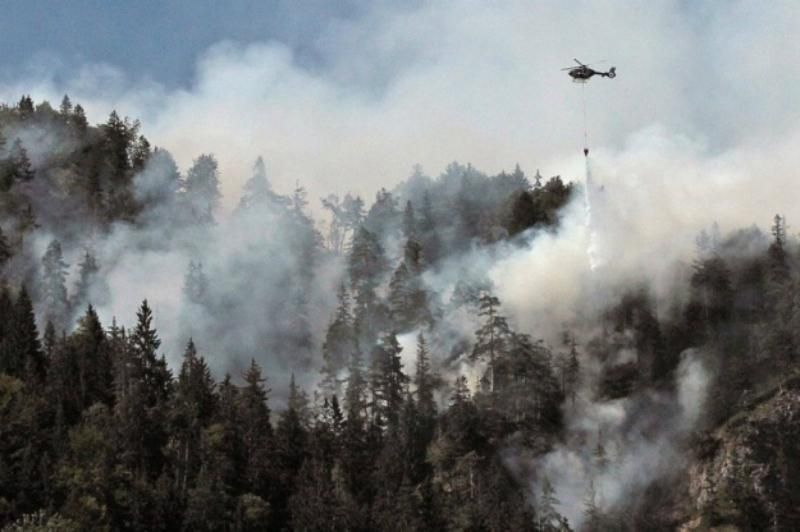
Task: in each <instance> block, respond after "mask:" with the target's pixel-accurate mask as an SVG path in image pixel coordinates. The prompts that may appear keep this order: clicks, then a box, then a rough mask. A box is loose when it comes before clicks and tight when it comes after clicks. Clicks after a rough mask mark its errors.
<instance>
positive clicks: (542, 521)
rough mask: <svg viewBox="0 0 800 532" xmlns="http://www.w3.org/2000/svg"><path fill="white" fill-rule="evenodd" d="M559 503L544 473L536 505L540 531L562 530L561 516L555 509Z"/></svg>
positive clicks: (556, 531)
mask: <svg viewBox="0 0 800 532" xmlns="http://www.w3.org/2000/svg"><path fill="white" fill-rule="evenodd" d="M559 504H561V503H560V502H559V500H558V499H557V498H556V490H555V489H554V488H553V485H552V484H551V483H550V479H549V478H548V477H547V475H544V478H543V479H542V490H541V495H540V496H539V498H538V501H537V505H536V510H537V512H536V514H537V517H538V519H537V520H538V525H539V530H541V531H542V532H558V531H560V530H562V528H561V516H560V515H559V514H558V512H557V511H556V506H557V505H559Z"/></svg>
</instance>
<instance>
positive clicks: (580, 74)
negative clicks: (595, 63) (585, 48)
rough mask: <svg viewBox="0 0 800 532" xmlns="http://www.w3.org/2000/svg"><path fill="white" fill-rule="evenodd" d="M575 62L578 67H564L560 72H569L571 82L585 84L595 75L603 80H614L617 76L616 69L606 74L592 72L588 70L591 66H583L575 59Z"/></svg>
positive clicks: (596, 71)
mask: <svg viewBox="0 0 800 532" xmlns="http://www.w3.org/2000/svg"><path fill="white" fill-rule="evenodd" d="M575 62H576V63H578V66H576V67H575V66H573V67H566V68H562V69H561V70H569V72H568V74H569V75H570V77H572V81H574V82H575V83H586V82H587V81H589V78H591V77H592V76H594V75H595V74H596V75H598V76H603V77H604V78H615V77H616V76H617V67H611V68H610V69H609V70H608V72H600V71H599V70H594V69H591V68H589V67H590V66H591V65H584V64H583V63H581V62H580V61H578V60H577V59H575Z"/></svg>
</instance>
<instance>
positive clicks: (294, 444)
mask: <svg viewBox="0 0 800 532" xmlns="http://www.w3.org/2000/svg"><path fill="white" fill-rule="evenodd" d="M307 437H308V434H307V432H306V429H305V427H303V423H302V420H301V418H300V414H299V412H297V410H295V409H294V405H291V404H290V405H288V408H287V409H286V411H284V412H283V414H281V417H280V420H279V421H278V427H277V429H276V431H275V461H276V463H275V468H276V469H275V470H276V478H275V482H276V484H275V489H274V490H273V492H272V498H271V501H270V504H271V506H272V508H273V511H274V516H275V517H274V522H273V523H274V525H275V526H276V527H278V528H281V527H288V526H290V525H289V523H290V519H291V517H290V514H289V499H290V497H291V494H292V493H293V492H294V491H295V489H296V486H295V482H296V479H297V475H298V473H299V471H300V468H301V467H302V465H303V462H304V461H305V459H306V440H307Z"/></svg>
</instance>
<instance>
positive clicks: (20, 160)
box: [6, 139, 35, 189]
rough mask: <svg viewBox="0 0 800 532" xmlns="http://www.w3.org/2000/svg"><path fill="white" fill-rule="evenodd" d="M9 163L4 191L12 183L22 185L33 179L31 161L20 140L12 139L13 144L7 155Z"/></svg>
mask: <svg viewBox="0 0 800 532" xmlns="http://www.w3.org/2000/svg"><path fill="white" fill-rule="evenodd" d="M9 162H10V164H11V173H10V181H9V182H8V183H7V187H6V189H8V188H10V187H11V185H12V184H13V183H17V182H20V183H24V182H27V181H30V180H32V179H33V178H34V175H35V174H34V171H33V167H32V166H31V160H30V158H29V157H28V150H26V149H25V146H23V145H22V141H21V140H20V139H14V144H13V145H12V146H11V152H10V154H9Z"/></svg>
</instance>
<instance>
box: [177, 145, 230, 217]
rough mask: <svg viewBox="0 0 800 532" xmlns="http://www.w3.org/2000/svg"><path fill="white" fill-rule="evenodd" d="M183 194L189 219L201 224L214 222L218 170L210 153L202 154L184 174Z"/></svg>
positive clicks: (218, 196)
mask: <svg viewBox="0 0 800 532" xmlns="http://www.w3.org/2000/svg"><path fill="white" fill-rule="evenodd" d="M185 196H186V200H187V202H188V207H189V213H190V217H191V219H192V220H193V221H194V222H195V223H197V224H201V225H205V224H211V223H214V211H215V210H216V209H217V206H218V205H219V201H220V197H221V194H220V192H219V171H218V170H217V160H216V158H214V156H213V155H211V154H202V155H200V156H199V157H198V158H197V159H195V160H194V164H192V167H191V168H190V169H189V172H188V173H187V174H186V181H185Z"/></svg>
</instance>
